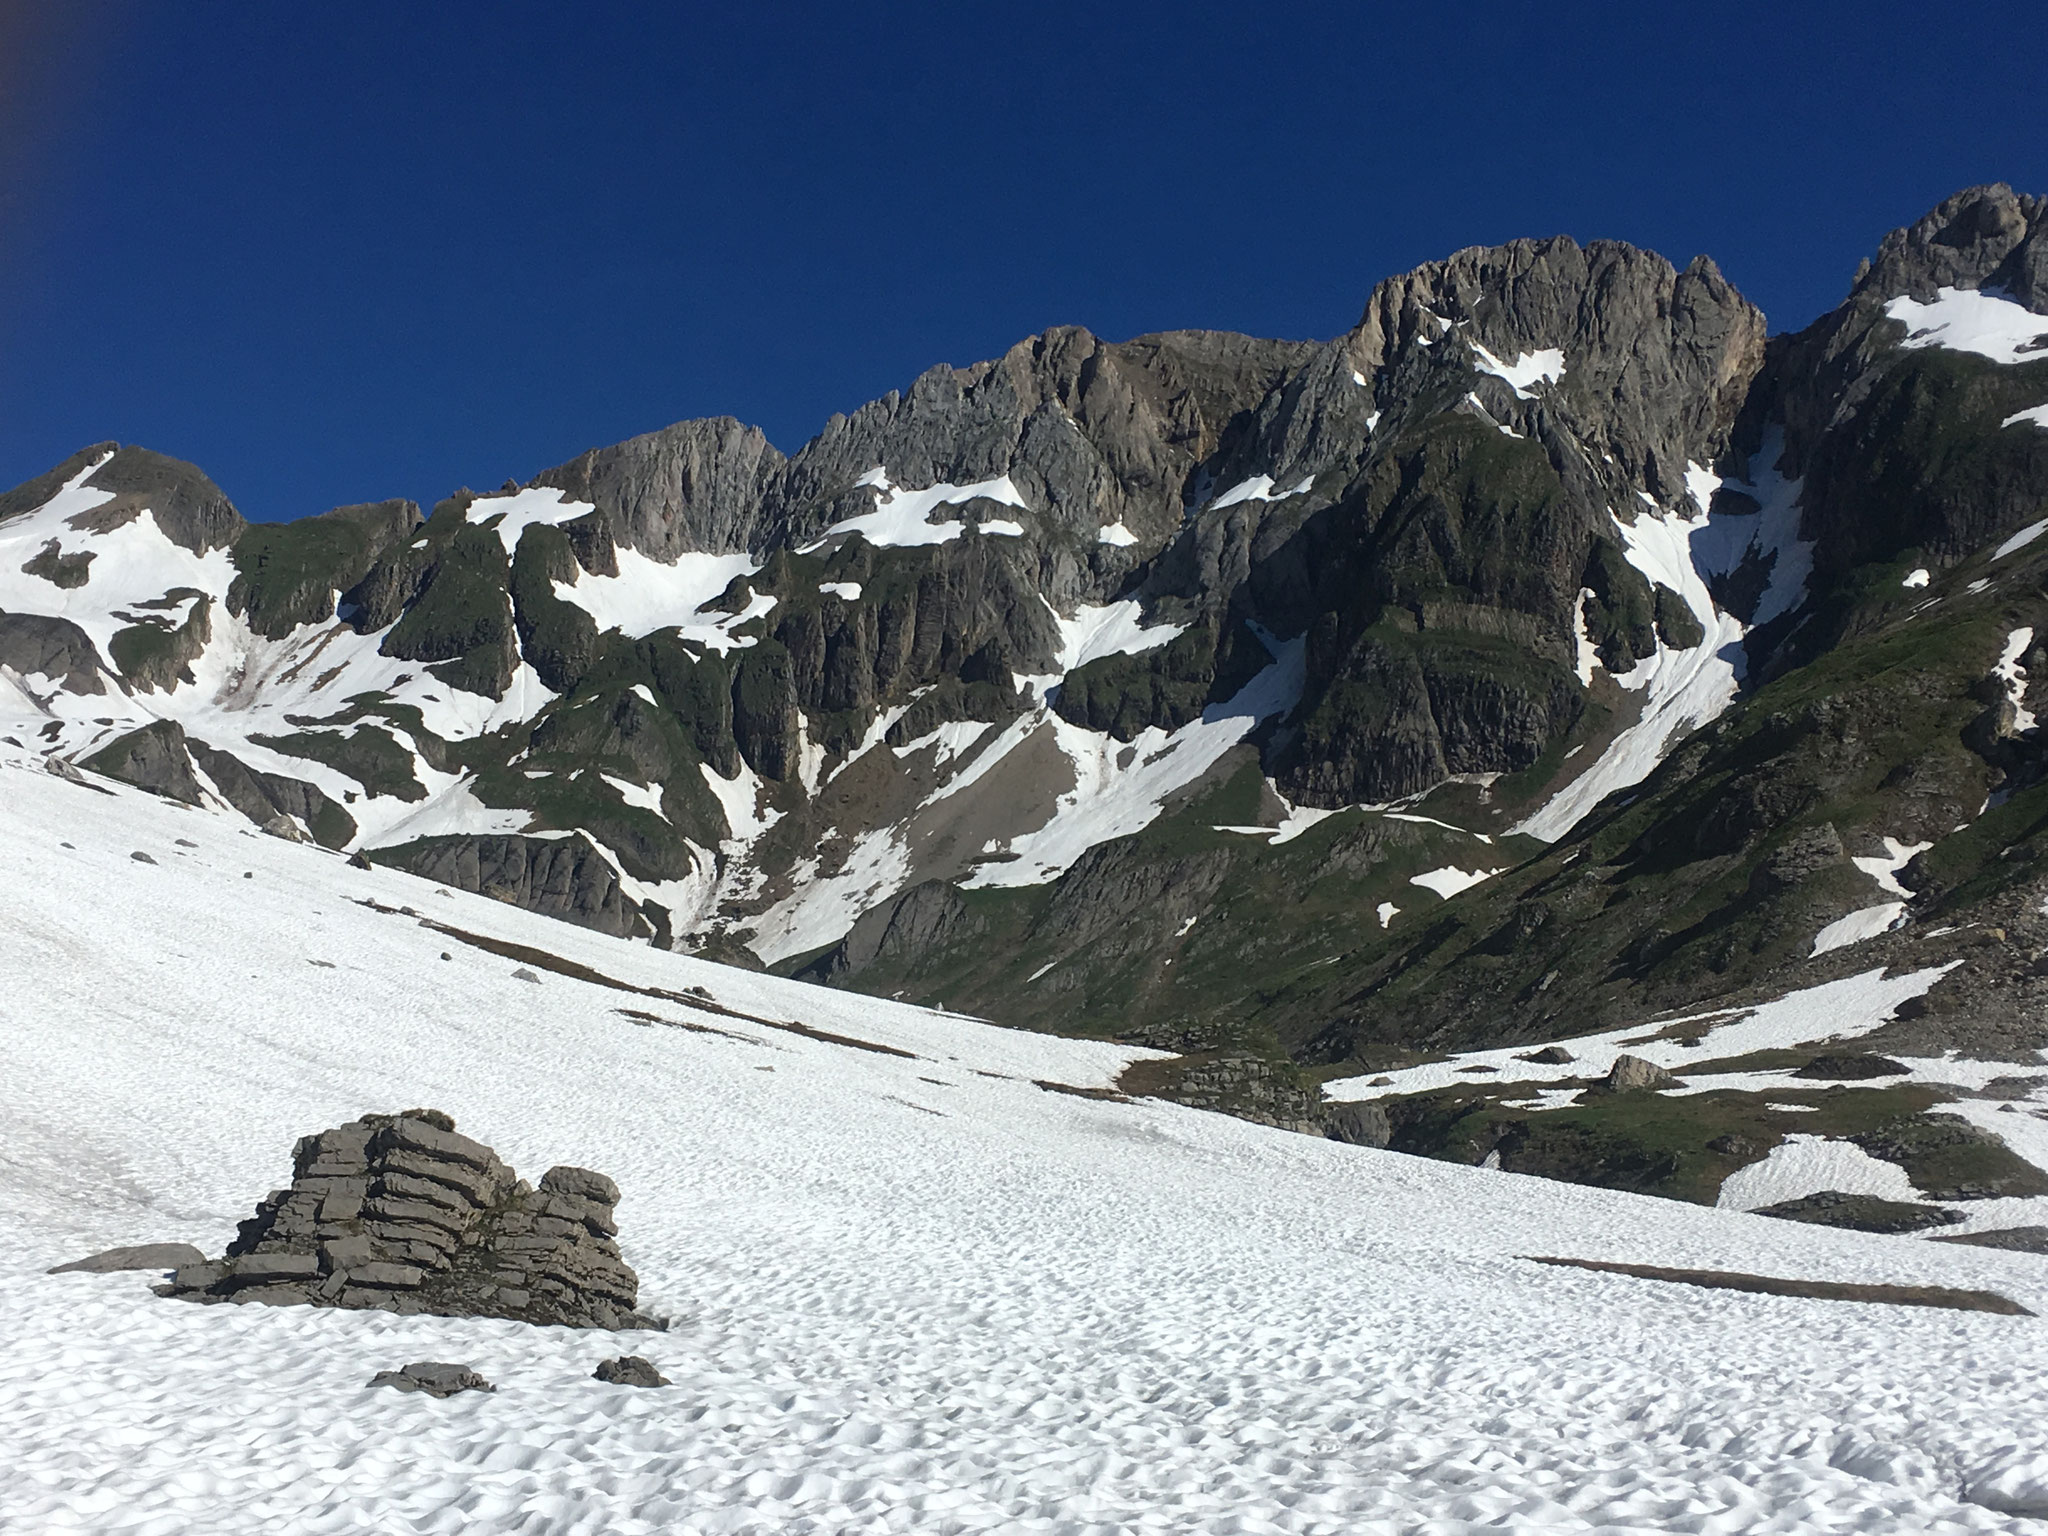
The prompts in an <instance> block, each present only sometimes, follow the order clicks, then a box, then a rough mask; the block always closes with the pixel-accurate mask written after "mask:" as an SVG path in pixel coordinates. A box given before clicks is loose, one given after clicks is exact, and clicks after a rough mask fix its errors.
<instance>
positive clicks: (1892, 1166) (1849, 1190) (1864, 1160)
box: [1715, 1135, 1926, 1211]
mask: <svg viewBox="0 0 2048 1536" xmlns="http://www.w3.org/2000/svg"><path fill="white" fill-rule="evenodd" d="M1829 1189H1834V1190H1840V1191H1841V1192H1842V1193H1843V1194H1845V1195H1875V1196H1877V1198H1878V1199H1880V1200H1924V1199H1925V1198H1926V1196H1924V1195H1922V1194H1921V1193H1920V1191H1919V1190H1917V1189H1915V1188H1914V1187H1913V1181H1912V1180H1911V1179H1909V1178H1908V1177H1906V1170H1905V1169H1903V1168H1901V1167H1900V1166H1899V1165H1898V1164H1897V1163H1888V1162H1886V1161H1885V1160H1884V1159H1883V1158H1880V1157H1872V1156H1871V1155H1870V1154H1869V1153H1868V1152H1866V1151H1864V1150H1863V1149H1862V1148H1861V1147H1859V1146H1857V1145H1856V1143H1854V1142H1853V1141H1838V1140H1835V1139H1832V1138H1830V1137H1826V1136H1804V1135H1793V1136H1787V1137H1786V1138H1785V1139H1784V1140H1783V1141H1781V1142H1779V1143H1778V1145H1777V1146H1775V1147H1773V1148H1771V1151H1770V1155H1769V1156H1768V1157H1765V1158H1762V1159H1760V1160H1759V1161H1757V1162H1754V1163H1751V1164H1750V1165H1749V1166H1748V1167H1747V1168H1738V1169H1736V1170H1735V1171H1734V1172H1733V1173H1731V1174H1729V1175H1728V1177H1727V1178H1726V1179H1724V1180H1722V1181H1721V1193H1720V1196H1719V1198H1718V1199H1717V1200H1716V1201H1715V1203H1716V1204H1717V1205H1719V1206H1721V1207H1722V1208H1723V1209H1725V1210H1731V1211H1753V1210H1755V1209H1757V1207H1759V1206H1764V1205H1776V1204H1777V1203H1778V1202H1779V1201H1781V1200H1798V1199H1801V1198H1803V1197H1804V1196H1807V1195H1817V1194H1819V1193H1820V1192H1821V1191H1823V1190H1829Z"/></svg>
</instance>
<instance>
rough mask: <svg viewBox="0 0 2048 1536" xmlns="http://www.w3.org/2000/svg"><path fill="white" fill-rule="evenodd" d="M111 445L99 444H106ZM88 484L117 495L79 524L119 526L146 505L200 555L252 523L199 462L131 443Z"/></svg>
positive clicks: (167, 532) (170, 534) (171, 535)
mask: <svg viewBox="0 0 2048 1536" xmlns="http://www.w3.org/2000/svg"><path fill="white" fill-rule="evenodd" d="M111 446H112V445H111V444H102V445H101V447H102V449H104V448H107V447H111ZM87 452H89V453H91V452H93V450H90V449H88V450H87ZM95 456H97V455H96V454H95ZM72 462H73V463H76V462H77V460H76V459H74V460H72ZM73 473H74V474H75V473H77V471H76V470H74V471H73ZM60 483H61V482H60ZM85 483H86V484H87V485H89V486H91V487H93V488H94V489H95V490H101V491H112V492H113V493H114V496H113V499H112V500H111V501H107V502H103V503H102V504H101V505H99V506H97V507H94V508H93V509H92V510H91V511H89V512H86V513H82V514H80V516H79V517H77V518H74V519H73V521H74V523H76V524H79V525H80V526H92V527H104V528H115V527H119V526H120V525H121V524H122V523H124V522H127V521H129V520H130V519H132V518H135V517H137V516H139V515H140V514H141V513H142V511H143V509H144V508H147V509H148V510H149V512H150V513H151V515H152V516H154V517H155V519H156V524H157V526H158V527H159V528H161V529H162V530H163V531H164V536H165V537H166V538H168V539H169V540H170V541H171V542H172V543H173V544H176V545H178V546H179V547H180V548H183V549H189V550H191V551H192V552H193V553H194V554H197V555H203V554H205V553H206V552H207V551H208V550H214V549H226V548H227V547H228V546H229V545H231V544H233V543H234V542H235V540H236V539H238V538H240V537H241V535H242V533H243V531H244V530H245V529H246V528H247V527H248V526H249V525H248V524H247V523H245V522H243V521H242V514H241V513H239V512H237V511H236V510H235V507H234V503H233V502H231V501H229V500H228V499H227V496H226V495H225V494H223V492H222V491H221V488H220V487H219V486H217V485H215V484H214V483H213V482H212V481H211V480H209V479H208V478H207V477H206V474H205V472H204V471H202V470H201V469H200V468H199V467H198V466H197V465H196V464H187V463H186V462H185V461H184V460H183V459H174V458H171V457H169V456H168V455H166V454H161V453H152V452H151V451H150V450H149V449H147V448H137V447H134V446H133V445H132V444H131V445H130V446H128V447H126V448H119V449H116V450H115V452H114V455H113V457H112V458H110V459H108V460H107V462H106V463H104V464H102V465H101V466H100V467H99V468H98V469H96V470H94V471H93V472H92V474H91V475H90V476H89V477H88V478H87V479H86V482H85ZM52 489H53V490H54V489H55V487H52ZM31 505H33V504H31ZM4 516H6V512H5V510H0V517H4Z"/></svg>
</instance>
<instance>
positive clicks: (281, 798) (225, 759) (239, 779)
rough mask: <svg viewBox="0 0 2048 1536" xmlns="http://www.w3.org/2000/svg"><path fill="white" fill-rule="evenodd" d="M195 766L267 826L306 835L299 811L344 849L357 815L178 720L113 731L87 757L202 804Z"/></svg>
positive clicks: (93, 765)
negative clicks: (195, 734) (213, 743)
mask: <svg viewBox="0 0 2048 1536" xmlns="http://www.w3.org/2000/svg"><path fill="white" fill-rule="evenodd" d="M195 764H196V765H197V766H198V767H199V768H201V769H203V770H204V771H205V773H206V776H207V778H208V779H210V780H212V782H213V787H214V788H216V789H218V790H219V791H220V793H221V795H222V797H223V798H225V799H226V800H227V802H228V803H229V804H230V805H232V806H233V807H234V808H235V809H236V810H238V811H240V812H241V813H242V814H243V815H244V816H246V817H248V818H249V820H250V821H252V822H254V823H255V824H256V825H257V826H259V827H262V828H264V829H265V830H266V831H269V830H272V829H273V827H274V825H275V824H277V823H279V822H280V820H281V819H282V823H283V827H284V829H285V834H284V835H286V836H291V837H299V836H302V835H303V834H301V833H300V832H299V830H298V828H297V827H296V826H294V825H293V824H292V823H291V820H290V818H292V817H297V818H298V819H299V820H300V821H303V822H304V823H305V825H306V827H307V829H308V830H309V831H310V833H311V836H312V838H313V840H314V841H315V842H318V843H319V844H321V845H322V846H323V847H327V848H344V847H347V846H348V844H349V843H350V842H351V841H352V840H353V839H354V837H355V835H356V823H355V818H354V817H352V816H350V815H349V814H348V812H347V811H345V810H344V809H342V807H341V806H339V805H337V804H336V803H335V802H334V801H332V800H330V799H328V798H327V796H326V795H325V794H323V793H322V792H321V791H320V790H319V788H318V787H316V786H315V785H312V784H308V783H306V782H305V781H304V780H303V779H294V778H289V777H287V776H286V775H284V774H279V773H261V772H258V771H257V770H255V769H252V768H249V767H247V766H246V765H244V764H243V763H242V761H241V760H240V759H239V758H236V757H235V756H233V755H232V754H230V753H227V752H220V751H216V750H215V749H214V748H212V747H209V746H208V745H207V744H206V743H205V742H203V741H195V740H193V739H192V738H190V737H188V736H187V735H186V734H185V728H184V727H183V726H181V725H179V724H178V722H177V721H175V720H153V721H151V722H150V723H149V724H148V725H145V726H140V727H138V728H137V729H135V730H132V731H130V732H128V733H127V734H126V735H123V736H117V737H115V738H114V740H112V741H110V742H108V743H107V744H106V745H105V746H104V747H102V748H100V749H99V751H97V752H95V753H94V754H93V755H92V756H90V757H88V758H86V759H85V760H84V766H85V767H87V768H90V769H92V770H93V771H94V772H95V773H103V774H105V775H106V776H107V777H108V778H110V779H119V780H120V781H121V782H122V783H124V784H133V785H134V786H135V787H136V788H137V789H146V790H148V791H150V793H152V794H157V795H162V796H164V797H165V798H166V799H170V800H178V801H182V802H183V803H185V804H186V805H199V804H201V803H203V802H204V801H205V798H206V794H205V789H204V787H203V786H202V785H201V784H200V782H199V777H198V774H196V773H195V772H194V771H193V768H194V765H195Z"/></svg>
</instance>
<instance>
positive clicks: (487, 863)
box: [376, 834, 642, 936]
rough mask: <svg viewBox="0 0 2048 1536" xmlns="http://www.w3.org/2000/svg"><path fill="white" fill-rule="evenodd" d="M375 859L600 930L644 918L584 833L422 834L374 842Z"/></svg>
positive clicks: (627, 929) (624, 928)
mask: <svg viewBox="0 0 2048 1536" xmlns="http://www.w3.org/2000/svg"><path fill="white" fill-rule="evenodd" d="M376 859H377V862H378V863H380V864H389V865H391V866H392V867H394V868H397V869H403V870H405V871H407V872H408V873H410V874H415V875H418V876H420V877H421V878H423V879H427V880H432V881H435V882H437V883H438V884H441V885H452V886H456V887H457V888H459V889H461V890H465V891H475V892H477V893H478V894H480V895H484V896H493V897H496V898H497V899H498V900H500V901H505V902H510V903H511V904H512V905H513V906H518V907H525V908H526V909H527V910H528V911H531V912H542V913H545V914H547V915H548V916H549V917H559V918H564V919H566V920H567V921H569V922H572V923H577V924H580V925H581V926H582V927H585V928H595V929H597V930H598V932H600V933H611V934H618V935H622V936H623V935H626V934H630V933H633V932H634V931H635V929H636V927H637V926H638V925H640V923H641V922H642V919H641V916H640V909H639V907H638V905H637V904H636V903H634V901H633V900H632V899H631V898H630V897H628V896H627V895H626V893H625V890H624V888H623V887H621V886H620V884H619V875H618V871H617V870H615V869H613V868H612V866H611V864H610V863H609V862H607V861H606V859H605V857H604V855H603V854H601V853H599V852H598V851H597V849H596V847H595V846H594V845H593V844H592V843H591V842H590V840H589V839H588V838H586V837H583V836H582V835H580V834H579V835H577V836H574V837H565V838H554V839H550V838H539V837H520V836H517V835H511V834H507V835H502V836H482V837H479V836H464V835H458V836H449V837H425V838H421V839H420V840H419V841H418V842H412V843H405V844H402V845H400V846H399V847H396V848H380V849H377V850H376Z"/></svg>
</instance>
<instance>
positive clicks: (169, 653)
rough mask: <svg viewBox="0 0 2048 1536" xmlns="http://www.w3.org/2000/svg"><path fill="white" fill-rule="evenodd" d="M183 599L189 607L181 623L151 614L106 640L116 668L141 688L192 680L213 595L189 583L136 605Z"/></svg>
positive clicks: (167, 687) (209, 625) (209, 628)
mask: <svg viewBox="0 0 2048 1536" xmlns="http://www.w3.org/2000/svg"><path fill="white" fill-rule="evenodd" d="M186 599H190V600H191V603H192V607H191V610H190V611H189V612H188V613H187V614H186V615H185V619H184V622H183V623H181V624H177V625H173V624H172V623H171V622H170V621H169V620H168V619H161V618H157V617H155V616H153V615H152V616H148V617H145V618H144V619H143V620H142V621H141V622H139V623H134V624H129V625H127V626H125V627H124V628H121V629H117V630H115V631H114V633H113V635H112V636H111V637H110V638H109V639H108V641H107V654H108V655H109V656H110V657H112V658H113V662H114V666H115V668H116V669H117V670H118V671H119V672H120V674H121V675H122V676H123V677H125V678H127V679H128V681H129V682H130V683H131V684H132V685H133V686H135V687H137V688H140V689H142V690H143V691H144V692H149V691H151V690H157V689H160V690H162V691H163V692H166V693H168V692H170V691H171V690H172V689H173V688H175V687H176V686H177V685H178V684H179V683H190V682H191V681H192V663H193V661H195V660H196V659H197V658H198V656H199V654H200V653H201V652H202V651H204V650H205V649H206V642H207V640H208V639H209V638H210V637H211V635H212V634H213V618H212V611H213V599H212V598H210V597H207V596H205V595H204V594H203V593H200V592H197V591H194V590H193V589H192V588H190V587H178V588H174V589H173V590H171V591H170V592H167V593H166V594H165V595H164V597H163V599H162V600H161V601H160V602H158V603H154V604H152V603H140V604H137V605H136V606H137V607H142V608H148V607H161V606H167V605H168V606H172V607H175V606H176V605H177V603H179V602H182V601H184V600H186Z"/></svg>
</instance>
